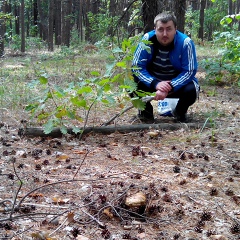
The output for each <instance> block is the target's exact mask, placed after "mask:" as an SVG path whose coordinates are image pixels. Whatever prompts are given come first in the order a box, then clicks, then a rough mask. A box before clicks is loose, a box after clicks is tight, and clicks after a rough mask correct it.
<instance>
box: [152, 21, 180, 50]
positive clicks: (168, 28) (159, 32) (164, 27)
mask: <svg viewBox="0 0 240 240" xmlns="http://www.w3.org/2000/svg"><path fill="white" fill-rule="evenodd" d="M155 31H156V36H157V40H158V42H159V43H160V44H162V45H163V46H167V45H169V44H170V43H171V42H172V41H173V39H174V36H175V34H176V28H175V26H174V23H173V21H168V22H167V23H162V22H161V21H157V23H156V26H155Z"/></svg>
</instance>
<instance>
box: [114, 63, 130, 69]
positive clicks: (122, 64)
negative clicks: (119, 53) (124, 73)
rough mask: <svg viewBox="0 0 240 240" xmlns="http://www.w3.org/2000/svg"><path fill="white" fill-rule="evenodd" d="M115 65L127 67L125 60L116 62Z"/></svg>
mask: <svg viewBox="0 0 240 240" xmlns="http://www.w3.org/2000/svg"><path fill="white" fill-rule="evenodd" d="M116 65H117V66H118V67H121V68H126V67H127V64H126V62H118V63H117V64H116Z"/></svg>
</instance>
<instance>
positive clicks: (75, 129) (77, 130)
mask: <svg viewBox="0 0 240 240" xmlns="http://www.w3.org/2000/svg"><path fill="white" fill-rule="evenodd" d="M72 131H73V132H74V133H75V134H78V133H80V132H81V131H82V130H81V129H80V128H78V127H76V126H73V127H72Z"/></svg>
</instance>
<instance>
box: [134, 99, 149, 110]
mask: <svg viewBox="0 0 240 240" xmlns="http://www.w3.org/2000/svg"><path fill="white" fill-rule="evenodd" d="M132 104H133V106H134V107H135V108H138V109H140V110H144V109H145V106H146V103H144V102H143V101H142V100H141V99H135V100H132Z"/></svg>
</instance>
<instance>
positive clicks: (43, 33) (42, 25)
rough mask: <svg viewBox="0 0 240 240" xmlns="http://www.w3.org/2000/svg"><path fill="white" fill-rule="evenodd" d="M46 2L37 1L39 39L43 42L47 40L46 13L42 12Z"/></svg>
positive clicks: (42, 0) (43, 0) (44, 0)
mask: <svg viewBox="0 0 240 240" xmlns="http://www.w3.org/2000/svg"><path fill="white" fill-rule="evenodd" d="M46 1H47V0H37V6H38V13H39V31H40V37H41V38H42V39H43V40H44V41H47V40H48V26H47V12H46V13H45V12H44V11H43V5H47V2H46Z"/></svg>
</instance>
